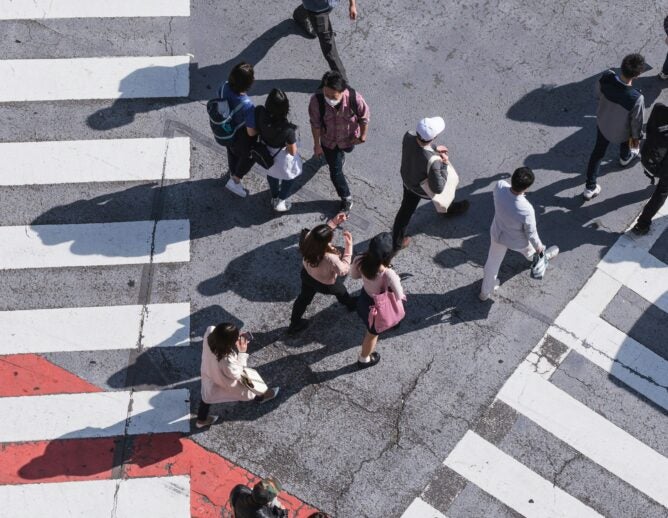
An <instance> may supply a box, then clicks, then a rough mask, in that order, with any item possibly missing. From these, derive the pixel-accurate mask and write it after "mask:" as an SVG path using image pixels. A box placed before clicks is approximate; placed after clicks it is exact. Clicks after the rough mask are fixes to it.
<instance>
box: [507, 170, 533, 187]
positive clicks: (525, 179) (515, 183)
mask: <svg viewBox="0 0 668 518" xmlns="http://www.w3.org/2000/svg"><path fill="white" fill-rule="evenodd" d="M535 179H536V177H535V176H534V174H533V171H532V170H531V169H530V168H528V167H518V168H517V169H515V172H514V173H513V177H512V178H511V180H510V183H511V185H512V187H513V191H515V192H522V191H526V190H527V189H528V188H529V187H531V186H532V185H533V182H534V180H535Z"/></svg>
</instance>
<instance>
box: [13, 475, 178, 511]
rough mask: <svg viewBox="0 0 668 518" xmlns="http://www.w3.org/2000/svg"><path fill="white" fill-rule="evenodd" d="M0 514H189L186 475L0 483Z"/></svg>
mask: <svg viewBox="0 0 668 518" xmlns="http://www.w3.org/2000/svg"><path fill="white" fill-rule="evenodd" d="M0 502H2V503H3V504H2V507H3V514H5V516H11V517H12V518H37V517H48V516H53V517H56V516H68V517H73V518H91V517H93V516H111V517H113V518H136V517H137V516H169V517H171V518H188V517H190V479H189V477H187V476H183V475H180V476H172V477H151V478H132V479H125V480H124V479H118V480H86V481H80V482H55V483H50V484H19V485H6V486H0Z"/></svg>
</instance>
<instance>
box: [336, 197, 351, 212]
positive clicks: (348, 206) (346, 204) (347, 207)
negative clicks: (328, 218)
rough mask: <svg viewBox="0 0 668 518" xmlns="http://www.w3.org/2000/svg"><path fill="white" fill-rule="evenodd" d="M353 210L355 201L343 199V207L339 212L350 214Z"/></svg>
mask: <svg viewBox="0 0 668 518" xmlns="http://www.w3.org/2000/svg"><path fill="white" fill-rule="evenodd" d="M352 208H353V199H352V198H343V199H342V200H341V207H340V208H339V212H343V213H345V214H348V213H349V212H350V211H351V210H352Z"/></svg>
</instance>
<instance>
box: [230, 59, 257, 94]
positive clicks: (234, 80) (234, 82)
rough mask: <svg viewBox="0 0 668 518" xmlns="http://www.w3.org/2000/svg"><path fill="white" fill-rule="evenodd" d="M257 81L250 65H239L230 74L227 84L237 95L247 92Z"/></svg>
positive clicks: (242, 63)
mask: <svg viewBox="0 0 668 518" xmlns="http://www.w3.org/2000/svg"><path fill="white" fill-rule="evenodd" d="M254 81H255V71H254V70H253V65H251V64H250V63H244V62H241V63H237V64H236V65H234V68H233V69H232V71H231V72H230V75H229V77H228V78H227V82H228V83H229V85H230V88H231V89H232V90H233V91H234V92H235V93H237V94H240V93H241V92H247V91H248V89H249V88H250V87H251V86H252V85H253V82H254Z"/></svg>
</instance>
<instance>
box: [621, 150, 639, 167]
mask: <svg viewBox="0 0 668 518" xmlns="http://www.w3.org/2000/svg"><path fill="white" fill-rule="evenodd" d="M639 156H640V153H639V152H638V151H631V154H630V155H629V157H628V158H627V159H626V160H623V159H622V158H620V159H619V165H621V166H622V167H625V166H627V165H629V164H630V163H631V162H632V161H633V159H634V158H638V157H639Z"/></svg>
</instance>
